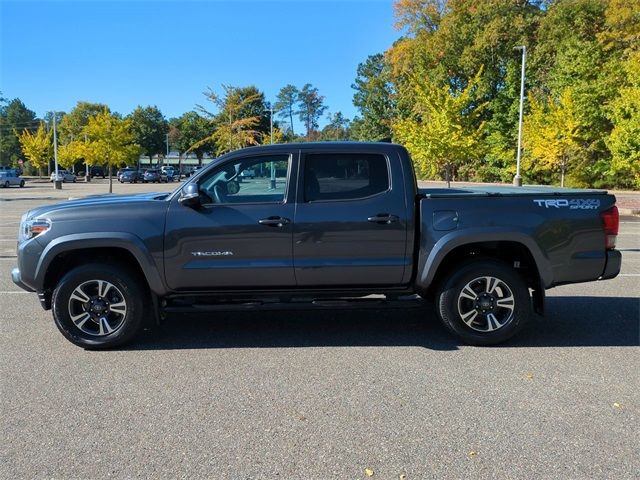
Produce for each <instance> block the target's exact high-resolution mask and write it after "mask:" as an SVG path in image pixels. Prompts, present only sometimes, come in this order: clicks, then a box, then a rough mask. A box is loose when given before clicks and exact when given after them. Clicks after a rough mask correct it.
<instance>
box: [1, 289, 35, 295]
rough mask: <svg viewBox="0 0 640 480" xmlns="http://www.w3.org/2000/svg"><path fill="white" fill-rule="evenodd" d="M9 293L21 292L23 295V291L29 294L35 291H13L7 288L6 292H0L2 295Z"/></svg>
mask: <svg viewBox="0 0 640 480" xmlns="http://www.w3.org/2000/svg"><path fill="white" fill-rule="evenodd" d="M7 293H19V294H21V295H22V294H23V293H24V294H29V293H33V292H16V291H13V290H6V291H4V292H0V295H4V294H7Z"/></svg>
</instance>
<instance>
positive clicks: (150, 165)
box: [149, 155, 153, 168]
mask: <svg viewBox="0 0 640 480" xmlns="http://www.w3.org/2000/svg"><path fill="white" fill-rule="evenodd" d="M149 168H153V155H149Z"/></svg>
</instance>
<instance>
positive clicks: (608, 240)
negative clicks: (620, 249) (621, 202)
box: [600, 205, 620, 250]
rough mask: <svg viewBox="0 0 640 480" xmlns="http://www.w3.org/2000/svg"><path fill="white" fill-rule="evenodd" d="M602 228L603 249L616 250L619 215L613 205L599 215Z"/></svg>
mask: <svg viewBox="0 0 640 480" xmlns="http://www.w3.org/2000/svg"><path fill="white" fill-rule="evenodd" d="M600 218H601V219H602V226H603V228H604V238H605V247H606V248H607V250H611V249H614V248H616V240H617V238H618V228H619V227H620V214H619V213H618V207H616V206H615V205H614V206H613V207H611V208H609V209H608V210H605V211H604V212H602V213H600Z"/></svg>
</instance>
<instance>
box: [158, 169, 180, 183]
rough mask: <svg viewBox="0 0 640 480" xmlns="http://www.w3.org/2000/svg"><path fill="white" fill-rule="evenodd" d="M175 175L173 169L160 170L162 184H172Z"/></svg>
mask: <svg viewBox="0 0 640 480" xmlns="http://www.w3.org/2000/svg"><path fill="white" fill-rule="evenodd" d="M176 175H177V174H176V171H175V170H174V169H173V167H162V168H161V169H160V177H161V179H162V181H163V182H173V181H174V180H175V179H176Z"/></svg>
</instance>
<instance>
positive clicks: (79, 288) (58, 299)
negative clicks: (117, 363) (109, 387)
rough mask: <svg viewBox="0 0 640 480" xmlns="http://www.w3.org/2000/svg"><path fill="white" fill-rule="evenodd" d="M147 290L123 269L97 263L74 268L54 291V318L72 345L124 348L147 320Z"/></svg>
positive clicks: (90, 347)
mask: <svg viewBox="0 0 640 480" xmlns="http://www.w3.org/2000/svg"><path fill="white" fill-rule="evenodd" d="M144 298H145V290H144V288H141V286H140V281H139V280H137V279H136V278H135V277H134V276H133V275H131V274H130V273H129V272H128V271H127V270H126V269H125V268H124V267H120V266H113V265H108V264H102V263H94V264H89V265H83V266H80V267H77V268H74V269H73V270H71V271H70V272H69V273H67V274H66V275H65V276H64V277H63V278H62V280H60V282H59V283H58V286H57V287H56V289H55V290H54V292H53V299H52V306H53V318H54V320H55V323H56V326H57V327H58V329H59V330H60V332H61V333H62V334H63V335H64V336H65V337H66V338H67V340H69V341H70V342H72V343H74V344H76V345H78V346H80V347H84V348H87V349H104V348H111V347H116V346H119V345H123V344H125V343H127V342H129V341H131V340H132V339H133V337H134V336H135V335H136V334H137V333H138V331H139V330H140V328H141V326H142V321H143V318H144V301H143V300H144Z"/></svg>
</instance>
